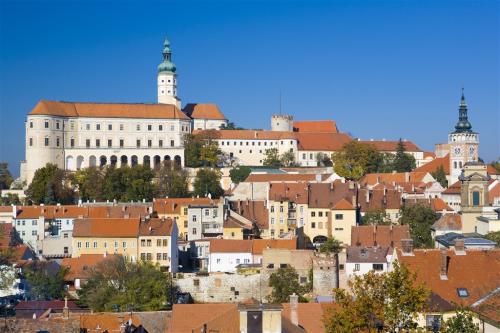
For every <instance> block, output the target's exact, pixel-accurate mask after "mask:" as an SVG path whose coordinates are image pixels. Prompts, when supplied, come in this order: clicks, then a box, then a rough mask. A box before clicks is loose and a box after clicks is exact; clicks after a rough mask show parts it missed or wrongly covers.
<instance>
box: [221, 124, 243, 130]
mask: <svg viewBox="0 0 500 333" xmlns="http://www.w3.org/2000/svg"><path fill="white" fill-rule="evenodd" d="M220 129H221V130H223V131H224V130H243V129H244V128H243V127H240V126H236V124H235V123H233V122H228V123H227V126H226V125H225V124H222V125H221V127H220Z"/></svg>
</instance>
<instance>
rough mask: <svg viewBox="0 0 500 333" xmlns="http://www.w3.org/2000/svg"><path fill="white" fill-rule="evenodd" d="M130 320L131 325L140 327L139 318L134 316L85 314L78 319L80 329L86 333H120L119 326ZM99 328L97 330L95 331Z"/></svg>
mask: <svg viewBox="0 0 500 333" xmlns="http://www.w3.org/2000/svg"><path fill="white" fill-rule="evenodd" d="M129 319H132V325H134V326H139V325H141V318H140V316H137V315H136V314H132V317H131V316H130V314H118V313H86V314H82V315H81V317H80V328H86V329H87V330H88V332H89V333H90V332H106V331H108V332H121V327H120V326H121V325H122V324H123V323H126V322H128V321H129ZM96 327H99V328H100V329H99V330H95V328H96Z"/></svg>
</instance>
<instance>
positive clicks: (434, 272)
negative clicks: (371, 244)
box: [398, 249, 500, 306]
mask: <svg viewBox="0 0 500 333" xmlns="http://www.w3.org/2000/svg"><path fill="white" fill-rule="evenodd" d="M465 252H466V254H465V255H456V254H455V251H454V250H448V251H446V255H447V263H448V270H447V279H446V280H443V279H441V277H440V267H441V262H442V255H441V252H440V250H437V249H436V250H429V249H427V250H415V251H413V253H414V255H413V256H404V255H402V254H401V252H400V251H399V250H398V260H399V261H400V262H402V263H404V264H406V265H407V267H408V268H409V269H410V270H411V271H413V272H416V273H417V283H423V284H425V286H426V287H428V288H430V289H431V290H432V292H434V293H435V294H437V295H439V296H440V297H441V298H443V299H444V300H446V301H447V302H449V303H452V302H454V303H457V304H460V305H464V306H470V305H472V304H473V303H474V302H476V301H478V300H479V299H481V298H482V297H484V296H486V295H487V294H489V293H490V292H492V291H493V290H495V289H497V288H498V287H499V279H498V272H500V249H495V250H466V251H465ZM458 288H466V289H467V292H468V293H469V296H468V297H460V296H459V295H458V292H457V289H458Z"/></svg>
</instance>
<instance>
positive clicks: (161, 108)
mask: <svg viewBox="0 0 500 333" xmlns="http://www.w3.org/2000/svg"><path fill="white" fill-rule="evenodd" d="M29 115H51V116H60V117H92V118H147V119H185V120H189V118H188V117H187V116H186V115H185V114H184V113H183V112H182V111H180V110H179V109H178V108H177V107H176V106H175V105H170V104H132V103H74V102H59V101H46V100H43V99H42V100H40V102H38V104H37V105H36V106H35V108H33V110H32V111H31V112H30V113H29Z"/></svg>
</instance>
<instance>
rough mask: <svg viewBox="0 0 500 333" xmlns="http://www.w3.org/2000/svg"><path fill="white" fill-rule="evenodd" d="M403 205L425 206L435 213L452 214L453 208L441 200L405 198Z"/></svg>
mask: <svg viewBox="0 0 500 333" xmlns="http://www.w3.org/2000/svg"><path fill="white" fill-rule="evenodd" d="M404 204H405V205H417V204H421V205H426V206H429V207H431V208H432V210H434V211H435V212H442V211H448V212H453V211H454V210H453V208H451V207H450V206H448V205H447V204H446V202H444V201H443V199H441V198H427V199H425V198H406V199H404Z"/></svg>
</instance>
